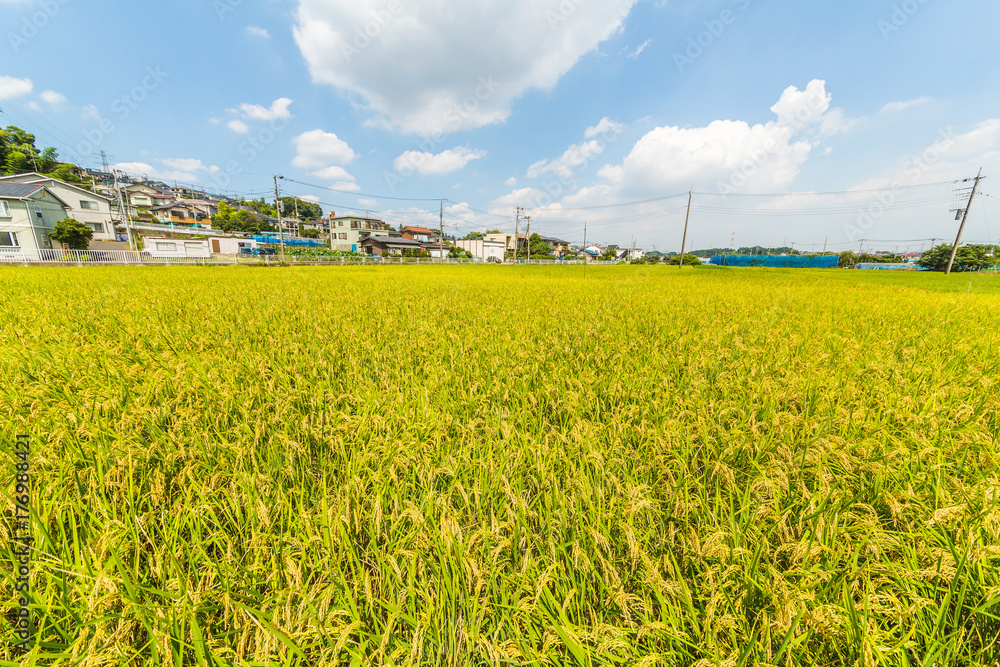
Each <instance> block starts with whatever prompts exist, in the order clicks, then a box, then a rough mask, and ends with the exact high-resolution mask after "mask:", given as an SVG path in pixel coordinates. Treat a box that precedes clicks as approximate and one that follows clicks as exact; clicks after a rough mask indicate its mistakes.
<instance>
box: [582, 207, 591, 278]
mask: <svg viewBox="0 0 1000 667" xmlns="http://www.w3.org/2000/svg"><path fill="white" fill-rule="evenodd" d="M588 264H590V255H589V254H588V253H587V221H586V220H584V221H583V277H584V278H586V277H587V265H588Z"/></svg>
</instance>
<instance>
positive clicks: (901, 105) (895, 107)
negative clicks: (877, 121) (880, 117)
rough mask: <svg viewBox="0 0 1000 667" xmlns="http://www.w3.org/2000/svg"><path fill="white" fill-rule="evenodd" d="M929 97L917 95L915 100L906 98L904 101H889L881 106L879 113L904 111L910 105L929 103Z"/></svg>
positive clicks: (917, 105)
mask: <svg viewBox="0 0 1000 667" xmlns="http://www.w3.org/2000/svg"><path fill="white" fill-rule="evenodd" d="M930 101H931V98H929V97H926V96H925V97H918V98H917V99H915V100H906V101H905V102H889V103H888V104H886V105H885V106H884V107H882V109H881V111H879V113H895V112H897V111H906V110H907V109H909V108H911V107H919V106H923V105H924V104H929V103H930Z"/></svg>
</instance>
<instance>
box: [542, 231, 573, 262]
mask: <svg viewBox="0 0 1000 667" xmlns="http://www.w3.org/2000/svg"><path fill="white" fill-rule="evenodd" d="M538 238H540V239H542V240H543V241H545V242H546V243H548V244H549V245H550V246H552V254H553V255H555V256H556V257H562V256H563V255H566V254H568V253H569V251H570V248H569V241H563V240H561V239H556V238H552V237H551V236H542V235H540V234H539V236H538Z"/></svg>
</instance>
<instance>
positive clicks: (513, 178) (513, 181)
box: [503, 176, 517, 188]
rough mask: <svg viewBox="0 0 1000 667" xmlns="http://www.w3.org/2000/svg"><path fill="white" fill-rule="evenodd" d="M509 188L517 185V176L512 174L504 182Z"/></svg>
mask: <svg viewBox="0 0 1000 667" xmlns="http://www.w3.org/2000/svg"><path fill="white" fill-rule="evenodd" d="M503 184H504V185H506V186H507V187H508V188H512V187H514V186H515V185H517V176H511V177H510V178H508V179H507V180H506V181H504V182H503Z"/></svg>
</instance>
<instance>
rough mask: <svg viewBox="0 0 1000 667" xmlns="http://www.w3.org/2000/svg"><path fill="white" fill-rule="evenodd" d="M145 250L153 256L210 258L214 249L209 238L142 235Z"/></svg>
mask: <svg viewBox="0 0 1000 667" xmlns="http://www.w3.org/2000/svg"><path fill="white" fill-rule="evenodd" d="M142 245H143V252H146V253H149V255H150V256H152V257H158V258H166V257H180V258H191V259H208V258H209V257H211V256H212V249H211V247H210V246H209V243H208V241H207V240H188V239H168V238H163V237H150V236H144V237H142Z"/></svg>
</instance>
